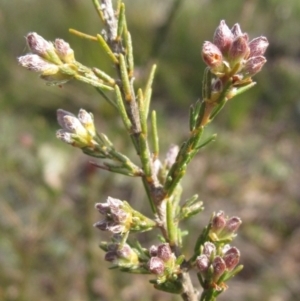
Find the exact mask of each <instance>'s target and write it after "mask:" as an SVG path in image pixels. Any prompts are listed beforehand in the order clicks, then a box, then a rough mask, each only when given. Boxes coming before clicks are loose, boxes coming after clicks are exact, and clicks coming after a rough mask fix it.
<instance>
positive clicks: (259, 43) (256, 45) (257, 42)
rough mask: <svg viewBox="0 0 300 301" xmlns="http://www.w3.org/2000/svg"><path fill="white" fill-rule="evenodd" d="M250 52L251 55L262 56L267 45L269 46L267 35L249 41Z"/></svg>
mask: <svg viewBox="0 0 300 301" xmlns="http://www.w3.org/2000/svg"><path fill="white" fill-rule="evenodd" d="M248 45H249V48H250V54H249V57H250V58H251V57H254V56H262V55H263V54H264V53H265V51H266V49H267V47H268V46H269V42H268V40H267V38H266V37H258V38H255V39H253V40H251V41H250V42H249V44H248Z"/></svg>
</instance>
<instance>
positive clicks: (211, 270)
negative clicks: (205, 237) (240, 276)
mask: <svg viewBox="0 0 300 301" xmlns="http://www.w3.org/2000/svg"><path fill="white" fill-rule="evenodd" d="M201 249H202V250H201V255H199V256H198V257H197V259H196V266H197V268H198V270H199V272H200V275H201V277H202V285H203V287H204V289H210V288H213V289H217V290H223V289H225V288H226V285H225V284H224V281H226V280H228V279H230V278H231V277H233V276H234V275H235V274H236V273H237V272H238V271H239V270H240V268H242V266H237V265H238V263H239V260H240V251H239V250H238V249H237V248H236V247H230V246H229V245H225V246H223V247H222V248H216V246H215V245H214V244H213V243H211V242H205V243H204V245H203V246H202V248H201Z"/></svg>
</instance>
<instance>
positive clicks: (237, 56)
mask: <svg viewBox="0 0 300 301" xmlns="http://www.w3.org/2000/svg"><path fill="white" fill-rule="evenodd" d="M249 53H250V48H249V46H248V35H247V34H246V33H244V34H243V35H241V36H238V37H236V38H235V39H234V41H233V42H232V45H231V47H230V49H229V53H228V58H229V60H230V61H233V62H237V61H240V60H242V59H244V58H246V57H248V55H249Z"/></svg>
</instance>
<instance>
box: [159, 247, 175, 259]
mask: <svg viewBox="0 0 300 301" xmlns="http://www.w3.org/2000/svg"><path fill="white" fill-rule="evenodd" d="M172 255H173V253H172V250H171V248H170V245H169V244H168V243H164V244H161V245H159V246H158V247H157V257H159V258H160V259H162V260H163V261H164V262H167V261H168V260H169V259H171V258H172V257H173V256H172Z"/></svg>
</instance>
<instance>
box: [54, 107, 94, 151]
mask: <svg viewBox="0 0 300 301" xmlns="http://www.w3.org/2000/svg"><path fill="white" fill-rule="evenodd" d="M83 115H88V113H87V112H86V111H84V110H82V109H81V110H80V111H79V117H78V118H77V117H76V116H75V115H73V114H72V113H70V112H68V111H65V110H62V109H58V110H57V121H58V123H59V125H60V126H61V127H62V130H59V131H57V133H56V136H57V138H58V139H60V140H62V141H64V142H67V143H69V144H72V145H73V146H76V147H80V148H84V147H93V148H94V147H95V146H96V145H97V142H96V141H95V140H94V137H95V136H96V131H95V128H94V125H91V124H87V123H85V122H86V119H85V118H83V117H82V116H83ZM79 118H80V119H81V120H82V121H83V122H81V120H80V119H79ZM90 118H91V117H90ZM90 129H92V130H90Z"/></svg>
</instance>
